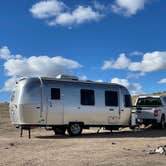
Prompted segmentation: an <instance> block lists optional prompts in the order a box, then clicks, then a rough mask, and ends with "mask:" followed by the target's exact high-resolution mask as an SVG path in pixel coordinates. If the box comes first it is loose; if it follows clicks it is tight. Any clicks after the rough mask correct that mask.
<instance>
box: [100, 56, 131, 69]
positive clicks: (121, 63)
mask: <svg viewBox="0 0 166 166" xmlns="http://www.w3.org/2000/svg"><path fill="white" fill-rule="evenodd" d="M129 64H130V59H128V58H127V57H126V55H125V54H124V53H122V54H120V55H119V57H118V59H117V60H116V61H113V60H106V61H104V64H103V66H102V69H103V70H109V69H125V68H127V67H128V65H129Z"/></svg>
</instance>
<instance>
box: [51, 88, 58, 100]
mask: <svg viewBox="0 0 166 166" xmlns="http://www.w3.org/2000/svg"><path fill="white" fill-rule="evenodd" d="M51 99H52V100H60V89H59V88H51Z"/></svg>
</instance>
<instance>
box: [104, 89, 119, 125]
mask: <svg viewBox="0 0 166 166" xmlns="http://www.w3.org/2000/svg"><path fill="white" fill-rule="evenodd" d="M119 100H120V98H119V90H106V91H105V109H106V115H107V118H106V119H107V124H109V125H117V124H118V123H119V118H120V107H119Z"/></svg>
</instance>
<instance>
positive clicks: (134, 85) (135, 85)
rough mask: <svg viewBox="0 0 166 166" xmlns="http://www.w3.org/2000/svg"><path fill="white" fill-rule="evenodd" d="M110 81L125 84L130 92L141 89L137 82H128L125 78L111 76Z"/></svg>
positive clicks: (137, 91)
mask: <svg viewBox="0 0 166 166" xmlns="http://www.w3.org/2000/svg"><path fill="white" fill-rule="evenodd" d="M111 83H117V84H120V85H123V86H125V87H126V88H127V89H128V90H129V91H130V92H131V93H132V94H138V93H140V92H141V91H142V87H141V85H140V84H139V83H130V82H129V81H128V80H127V79H120V78H117V77H115V78H113V79H112V80H111Z"/></svg>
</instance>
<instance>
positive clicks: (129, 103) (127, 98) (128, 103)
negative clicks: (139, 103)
mask: <svg viewBox="0 0 166 166" xmlns="http://www.w3.org/2000/svg"><path fill="white" fill-rule="evenodd" d="M124 100H125V101H124V102H125V107H131V106H132V104H131V96H130V95H125V96H124Z"/></svg>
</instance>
